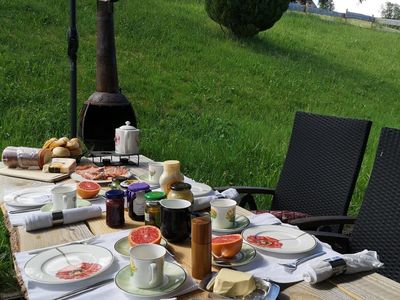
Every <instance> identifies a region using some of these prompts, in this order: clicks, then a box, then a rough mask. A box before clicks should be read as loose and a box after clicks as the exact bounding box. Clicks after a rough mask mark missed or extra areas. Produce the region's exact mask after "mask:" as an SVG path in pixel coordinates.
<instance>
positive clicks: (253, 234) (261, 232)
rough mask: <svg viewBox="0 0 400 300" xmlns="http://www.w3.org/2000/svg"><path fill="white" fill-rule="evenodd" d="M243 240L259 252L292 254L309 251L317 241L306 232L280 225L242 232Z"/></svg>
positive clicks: (263, 226) (257, 227)
mask: <svg viewBox="0 0 400 300" xmlns="http://www.w3.org/2000/svg"><path fill="white" fill-rule="evenodd" d="M242 236H243V239H244V240H245V241H246V242H247V243H249V244H251V245H252V246H254V247H256V248H257V249H259V250H263V251H268V252H274V253H283V254H294V253H303V252H307V251H310V250H312V249H314V248H315V246H316V245H317V241H316V240H315V238H314V237H313V236H312V235H310V234H308V233H307V232H304V231H301V230H298V229H294V228H291V227H286V226H282V225H261V226H255V227H250V228H247V229H245V230H243V232H242Z"/></svg>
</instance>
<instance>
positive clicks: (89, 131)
mask: <svg viewBox="0 0 400 300" xmlns="http://www.w3.org/2000/svg"><path fill="white" fill-rule="evenodd" d="M116 1H118V0H97V50H96V92H94V93H93V94H92V95H91V96H90V97H89V99H88V100H87V101H86V102H85V104H84V106H83V108H82V110H81V112H80V117H79V125H80V126H79V136H80V137H81V138H82V139H83V141H84V143H85V144H86V146H87V147H88V149H90V150H92V151H93V150H97V151H100V150H107V151H113V150H114V135H115V128H117V127H120V126H121V125H123V124H125V121H130V122H131V124H132V125H133V126H135V127H136V126H137V125H136V117H135V112H134V111H133V108H132V106H131V104H130V103H129V101H128V99H127V98H126V97H125V96H124V95H123V94H122V93H121V91H120V89H119V86H118V74H117V60H116V52H115V38H114V21H113V2H116Z"/></svg>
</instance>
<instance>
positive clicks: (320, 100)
mask: <svg viewBox="0 0 400 300" xmlns="http://www.w3.org/2000/svg"><path fill="white" fill-rule="evenodd" d="M0 4H1V7H3V9H2V10H0V18H1V24H2V26H1V27H0V104H1V114H0V149H1V150H2V149H3V148H4V147H6V146H9V145H15V146H35V147H40V146H41V145H42V144H43V142H44V141H45V140H47V139H48V138H50V137H52V136H56V137H60V136H64V135H68V134H69V129H70V125H69V64H68V59H67V56H66V30H67V27H68V6H67V5H68V2H67V1H50V0H40V1H34V2H32V1H22V0H20V1H11V2H6V1H4V0H0ZM77 6H78V7H77V9H78V31H79V34H80V48H79V51H78V73H79V74H78V100H79V108H78V109H80V107H81V106H82V104H83V102H84V101H85V100H86V99H87V98H88V97H89V96H90V95H91V93H93V92H94V91H95V28H96V26H95V10H96V7H95V6H96V4H95V1H93V0H82V1H78V4H77ZM115 28H116V44H117V60H118V73H119V81H120V86H121V88H122V91H123V93H124V94H125V95H126V96H127V97H128V98H129V99H130V101H131V102H132V104H133V106H134V108H135V110H136V113H137V117H138V123H139V128H140V129H141V130H142V140H141V147H142V152H143V154H145V155H147V156H149V157H152V158H154V159H155V160H166V159H178V160H180V161H181V162H182V165H183V172H184V173H185V174H186V175H188V176H190V177H192V178H194V179H195V180H198V181H202V182H207V183H209V184H210V185H212V186H217V185H226V184H238V185H255V186H257V185H258V186H271V187H273V186H274V185H275V183H276V181H277V178H278V176H279V172H280V169H281V166H282V163H283V160H284V156H285V153H286V149H287V144H288V140H289V137H290V132H291V127H292V121H293V117H294V113H295V112H296V111H298V110H303V111H310V112H314V113H321V114H330V115H338V116H346V117H352V118H366V119H370V120H372V121H373V122H374V123H373V127H372V131H371V136H370V140H369V143H368V147H367V152H366V157H365V159H364V162H363V167H362V170H361V173H360V177H359V181H358V183H357V187H356V192H355V194H354V197H353V201H352V203H351V207H350V214H353V215H354V214H356V213H357V210H358V208H359V206H360V201H361V199H362V194H363V192H364V188H365V186H366V183H367V181H368V174H369V172H370V169H371V166H372V162H373V155H374V152H375V149H376V145H377V141H378V136H379V131H380V128H381V127H382V126H389V127H400V121H399V118H398V112H399V111H400V104H399V101H397V99H398V95H399V94H400V76H399V73H400V65H399V64H397V63H396V62H397V61H399V59H400V52H399V49H398V45H399V44H400V35H399V34H396V33H390V32H381V31H376V30H373V29H370V28H360V27H356V26H351V25H349V24H345V23H343V22H340V21H338V22H335V21H332V20H323V19H321V18H319V17H318V16H312V15H304V14H299V13H290V12H289V13H286V14H285V15H284V16H283V17H282V19H281V20H280V21H279V22H278V23H277V24H276V25H275V26H274V27H273V28H272V29H271V30H269V31H266V32H263V33H261V34H259V35H258V36H257V37H254V38H251V39H247V40H235V39H233V38H231V37H229V36H228V35H227V34H226V33H224V32H223V31H222V30H221V29H220V27H219V26H218V25H217V24H215V23H213V22H212V21H211V20H210V19H209V18H208V16H207V15H206V13H205V11H204V8H203V1H195V0H186V1H178V0H162V1H161V0H147V1H134V2H133V1H119V2H117V3H116V4H115ZM396 47H397V48H396ZM121 125H122V124H121ZM268 205H269V202H268V201H264V202H263V203H261V202H260V205H259V206H260V207H268ZM5 240H6V235H5V232H4V230H3V231H0V245H1V246H2V247H7V246H4V245H5V243H6V242H5ZM3 261H4V259H3V260H2V262H1V265H0V282H2V284H3V283H4V282H9V281H10V279H9V277H10V276H9V273H8V269H9V267H10V266H9V264H8V262H7V260H5V261H6V262H5V263H4V262H3Z"/></svg>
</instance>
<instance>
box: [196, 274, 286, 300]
mask: <svg viewBox="0 0 400 300" xmlns="http://www.w3.org/2000/svg"><path fill="white" fill-rule="evenodd" d="M217 275H218V273H217V272H212V273H210V274H208V275H207V276H206V277H204V279H203V280H202V281H201V282H200V284H199V288H200V289H202V290H203V291H206V292H208V293H209V295H208V296H209V298H211V299H232V298H231V297H226V296H222V295H219V294H216V293H214V292H213V287H214V282H215V277H216V276H217ZM254 280H255V284H256V289H255V290H254V291H253V292H252V293H251V294H249V295H247V296H244V297H235V298H233V299H243V300H250V299H251V300H275V299H276V298H277V297H278V295H279V292H280V287H279V285H277V284H275V283H272V282H269V281H266V280H263V279H261V278H258V277H254Z"/></svg>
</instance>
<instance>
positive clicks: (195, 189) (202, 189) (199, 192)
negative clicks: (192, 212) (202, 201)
mask: <svg viewBox="0 0 400 300" xmlns="http://www.w3.org/2000/svg"><path fill="white" fill-rule="evenodd" d="M188 183H189V184H190V185H191V186H192V188H191V189H190V191H191V192H192V193H193V196H194V197H195V198H197V197H201V196H204V195H207V194H208V193H209V192H211V191H212V188H211V186H209V185H207V184H205V183H200V182H188Z"/></svg>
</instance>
